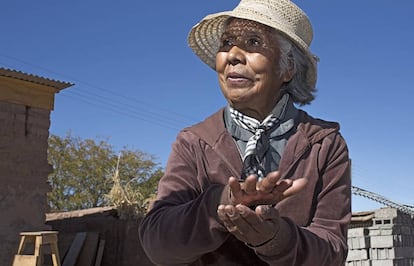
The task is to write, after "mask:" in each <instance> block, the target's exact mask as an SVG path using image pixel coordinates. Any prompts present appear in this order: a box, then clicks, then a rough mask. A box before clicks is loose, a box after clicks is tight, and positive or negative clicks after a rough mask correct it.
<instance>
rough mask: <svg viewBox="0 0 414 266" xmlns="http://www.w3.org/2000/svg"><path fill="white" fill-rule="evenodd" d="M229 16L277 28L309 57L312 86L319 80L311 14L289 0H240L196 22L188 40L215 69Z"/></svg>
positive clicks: (307, 77)
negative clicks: (317, 78)
mask: <svg viewBox="0 0 414 266" xmlns="http://www.w3.org/2000/svg"><path fill="white" fill-rule="evenodd" d="M229 17H236V18H242V19H248V20H253V21H256V22H259V23H262V24H264V25H268V26H270V27H272V28H275V29H276V30H278V31H279V32H281V33H283V35H284V36H286V37H288V38H289V39H290V40H292V41H293V42H294V43H295V44H296V45H297V46H298V47H299V48H300V49H301V50H302V51H303V52H304V54H305V55H306V56H307V58H308V59H309V60H308V61H309V65H308V71H307V75H306V79H307V84H308V85H309V86H310V88H314V87H315V83H316V56H314V55H312V53H311V52H310V50H309V46H310V44H311V42H312V38H313V31H312V25H311V23H310V21H309V18H308V17H307V15H306V14H305V12H303V10H302V9H300V8H299V7H298V6H296V5H295V4H294V3H293V2H291V1H290V0H241V1H240V3H239V5H238V6H236V8H234V9H233V10H232V11H226V12H220V13H216V14H211V15H208V16H206V17H205V18H204V19H202V20H201V21H200V22H199V23H198V24H196V25H195V26H194V27H193V28H192V29H191V31H190V33H189V35H188V44H189V46H190V47H191V49H192V50H193V51H194V53H195V54H196V55H197V56H198V57H200V59H201V60H203V61H204V63H206V64H207V65H208V66H210V67H211V68H213V69H215V67H216V66H215V64H216V54H217V52H218V50H219V45H220V38H221V35H222V34H223V32H224V26H225V23H226V20H227V19H228V18H229Z"/></svg>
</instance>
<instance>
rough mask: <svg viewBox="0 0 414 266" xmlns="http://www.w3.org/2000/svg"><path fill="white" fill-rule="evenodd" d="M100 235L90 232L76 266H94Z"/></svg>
mask: <svg viewBox="0 0 414 266" xmlns="http://www.w3.org/2000/svg"><path fill="white" fill-rule="evenodd" d="M98 243H99V233H98V232H88V236H87V237H86V240H85V243H84V244H83V247H82V251H81V253H80V254H79V258H78V261H77V263H76V266H93V263H94V261H95V257H96V250H97V249H98Z"/></svg>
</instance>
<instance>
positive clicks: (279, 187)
mask: <svg viewBox="0 0 414 266" xmlns="http://www.w3.org/2000/svg"><path fill="white" fill-rule="evenodd" d="M292 184H293V181H292V180H291V179H283V180H279V181H278V182H277V184H276V186H275V187H274V189H273V191H274V192H277V193H279V194H281V193H282V192H284V191H285V190H287V189H288V188H290V187H291V186H292Z"/></svg>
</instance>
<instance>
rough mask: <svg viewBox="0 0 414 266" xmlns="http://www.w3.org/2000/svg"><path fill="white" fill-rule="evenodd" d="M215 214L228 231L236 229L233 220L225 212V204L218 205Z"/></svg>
mask: <svg viewBox="0 0 414 266" xmlns="http://www.w3.org/2000/svg"><path fill="white" fill-rule="evenodd" d="M217 215H218V217H219V219H220V220H221V221H222V222H223V224H224V226H225V227H226V228H227V230H228V231H229V232H234V231H236V230H237V227H236V226H235V225H234V224H233V222H232V221H231V220H230V218H229V217H228V216H227V214H226V210H225V205H220V206H219V207H218V208H217Z"/></svg>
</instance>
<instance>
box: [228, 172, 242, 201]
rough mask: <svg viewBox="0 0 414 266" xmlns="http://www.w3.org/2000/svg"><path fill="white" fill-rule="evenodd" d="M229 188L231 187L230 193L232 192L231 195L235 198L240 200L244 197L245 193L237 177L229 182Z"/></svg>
mask: <svg viewBox="0 0 414 266" xmlns="http://www.w3.org/2000/svg"><path fill="white" fill-rule="evenodd" d="M228 184H229V187H230V191H231V195H232V196H233V197H235V198H240V197H242V196H243V191H242V188H241V186H240V183H239V180H237V178H235V177H233V176H232V177H230V178H229V181H228Z"/></svg>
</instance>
